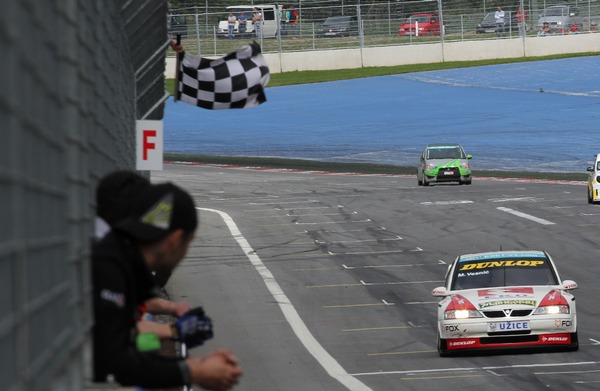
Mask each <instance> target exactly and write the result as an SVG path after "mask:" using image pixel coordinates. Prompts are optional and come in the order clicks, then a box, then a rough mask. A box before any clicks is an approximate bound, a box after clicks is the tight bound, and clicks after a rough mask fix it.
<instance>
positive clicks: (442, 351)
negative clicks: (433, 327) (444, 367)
mask: <svg viewBox="0 0 600 391" xmlns="http://www.w3.org/2000/svg"><path fill="white" fill-rule="evenodd" d="M437 340H438V342H437V351H438V353H439V355H440V357H450V352H449V351H448V344H447V342H446V340H445V339H443V338H440V336H439V334H438V339H437Z"/></svg>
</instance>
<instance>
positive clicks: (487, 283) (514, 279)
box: [450, 254, 558, 290]
mask: <svg viewBox="0 0 600 391" xmlns="http://www.w3.org/2000/svg"><path fill="white" fill-rule="evenodd" d="M557 284H558V282H557V276H556V273H555V272H554V270H553V268H552V267H551V265H550V263H549V261H548V259H547V258H546V257H545V256H544V255H542V254H540V255H539V256H532V255H526V256H519V254H514V256H509V257H506V256H502V257H497V258H496V257H478V258H473V257H471V258H469V257H467V258H461V259H459V261H458V264H457V265H456V267H455V269H454V276H453V278H452V287H451V288H450V289H451V290H461V289H479V288H490V287H502V286H529V285H557Z"/></svg>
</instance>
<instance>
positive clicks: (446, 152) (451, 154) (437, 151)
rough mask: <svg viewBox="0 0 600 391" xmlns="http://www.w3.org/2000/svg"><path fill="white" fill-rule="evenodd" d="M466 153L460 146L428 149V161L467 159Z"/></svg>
mask: <svg viewBox="0 0 600 391" xmlns="http://www.w3.org/2000/svg"><path fill="white" fill-rule="evenodd" d="M466 158H467V157H466V156H465V153H464V152H463V150H462V148H461V147H458V146H440V147H429V148H427V159H466Z"/></svg>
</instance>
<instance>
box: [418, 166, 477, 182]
mask: <svg viewBox="0 0 600 391" xmlns="http://www.w3.org/2000/svg"><path fill="white" fill-rule="evenodd" d="M424 174H425V176H426V177H427V181H428V182H456V181H459V182H466V181H469V180H470V179H471V170H469V169H463V168H459V167H448V168H436V169H433V170H425V171H424Z"/></svg>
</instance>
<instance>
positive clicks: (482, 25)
mask: <svg viewBox="0 0 600 391" xmlns="http://www.w3.org/2000/svg"><path fill="white" fill-rule="evenodd" d="M494 14H495V12H488V13H487V14H485V16H484V17H483V19H482V20H481V22H479V23H478V24H477V28H476V30H475V31H476V33H477V34H485V33H496V32H497V31H496V19H495V18H494ZM509 31H519V20H517V13H516V12H513V11H504V32H509Z"/></svg>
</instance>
